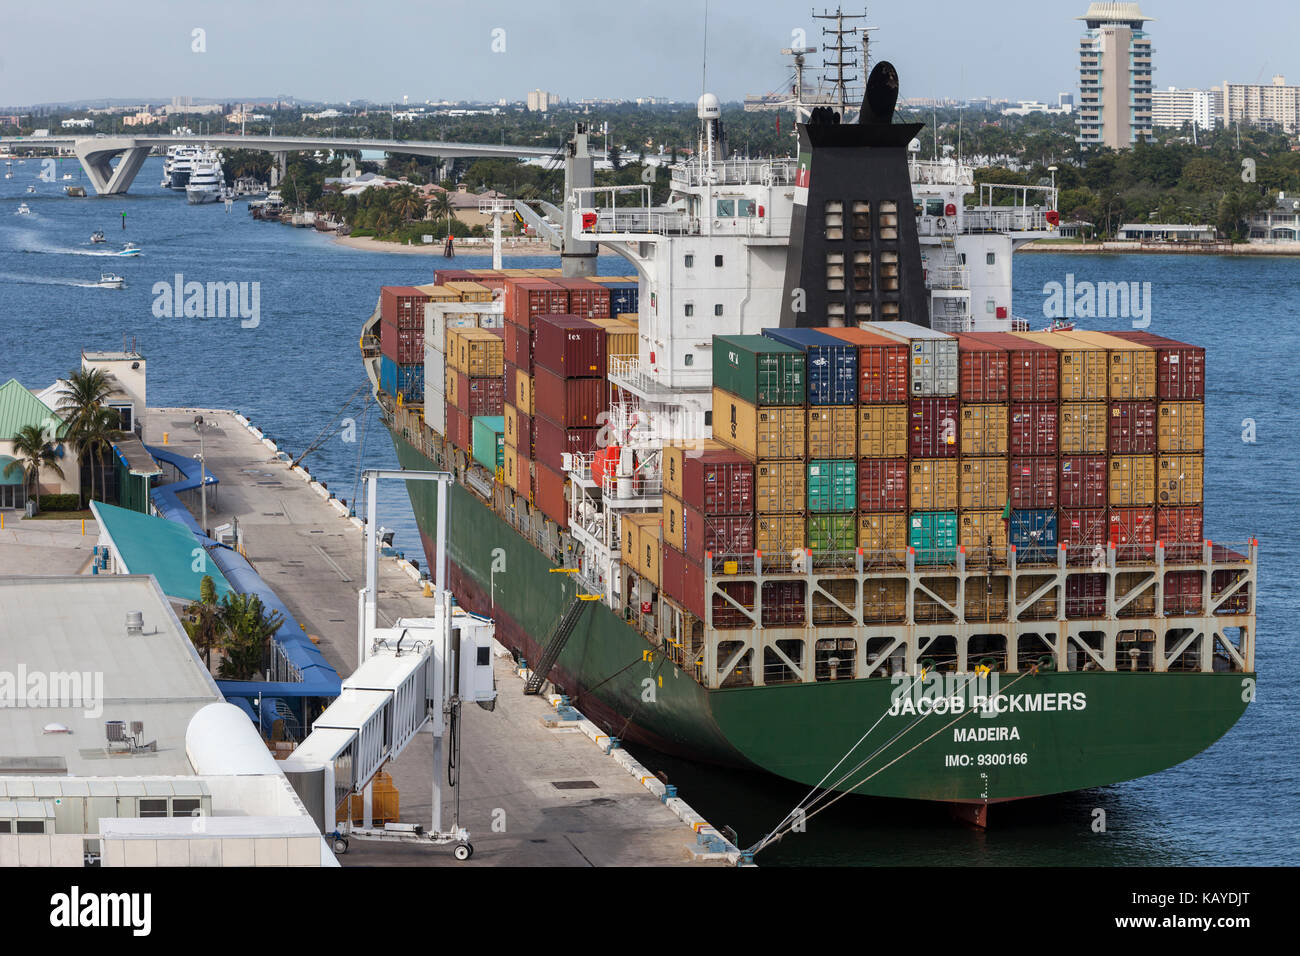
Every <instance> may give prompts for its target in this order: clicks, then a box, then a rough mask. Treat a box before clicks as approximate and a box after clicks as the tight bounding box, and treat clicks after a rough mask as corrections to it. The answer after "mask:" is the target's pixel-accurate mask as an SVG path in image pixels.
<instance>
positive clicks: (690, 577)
mask: <svg viewBox="0 0 1300 956" xmlns="http://www.w3.org/2000/svg"><path fill="white" fill-rule="evenodd" d="M663 555H664V560H663V587H662V590H663V592H664V593H665V594H666V595H668V597H670V598H671V599H672V600H674V601H676V602H677V603H678V604H680V605H681V606H682V607H683V608H685V609H686V610H687V611H688V612H689V613H691V614H694V615H695V616H696V617H697V618H699V619H700V620H701V621H704V620H706V618H705V614H704V610H705V608H704V568H703V567H702V566H701V564H700V563H699V562H698V561H692V560H691V559H690V558H689V557H687V556H686V555H684V554H683V553H682V552H680V551H678V550H677V549H676V548H674V547H672V546H670V545H667V544H665V545H664V548H663ZM774 583H778V584H786V585H788V584H790V583H794V584H795V585H797V586H800V587H801V586H802V585H801V582H784V581H782V582H774ZM720 587H721V589H722V590H723V591H725V592H727V593H728V594H729V595H731V596H732V597H733V598H734V599H735V600H736V601H737V602H738V603H739V604H740V605H741V606H743V607H747V608H753V606H754V585H753V582H750V581H724V582H722V583H721V584H720ZM778 597H779V595H778V594H777V593H776V592H775V591H773V592H769V591H768V590H767V589H765V590H764V591H763V599H764V602H765V603H766V602H767V601H768V600H769V599H771V600H772V601H773V602H774V605H773V607H772V609H771V610H770V611H769V610H768V609H767V608H766V607H765V608H764V610H763V620H764V623H765V624H768V623H775V621H776V619H778V618H788V617H791V616H792V615H793V614H795V613H797V614H798V615H799V616H798V620H799V621H802V620H803V605H802V592H801V594H800V598H799V600H798V601H797V602H795V601H791V602H789V603H790V604H792V605H794V606H793V608H792V607H789V606H787V607H781V606H780V604H779V602H778V601H777V598H778ZM713 626H714V627H715V628H718V629H728V628H747V627H753V621H751V620H750V619H749V618H748V617H747V616H746V615H744V614H743V613H741V612H740V611H738V610H737V609H736V608H735V606H734V605H732V604H731V603H730V602H729V601H728V600H727V599H726V598H724V597H722V596H721V595H714V596H713Z"/></svg>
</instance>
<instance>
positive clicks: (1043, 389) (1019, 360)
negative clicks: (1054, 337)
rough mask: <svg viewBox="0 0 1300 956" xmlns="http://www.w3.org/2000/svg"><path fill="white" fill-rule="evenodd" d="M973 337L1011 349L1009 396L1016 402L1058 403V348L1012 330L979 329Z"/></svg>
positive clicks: (1008, 355)
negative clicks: (1014, 333)
mask: <svg viewBox="0 0 1300 956" xmlns="http://www.w3.org/2000/svg"><path fill="white" fill-rule="evenodd" d="M970 336H971V337H972V338H976V339H979V340H980V341H982V342H987V343H988V344H989V345H996V346H998V347H999V348H1004V349H1006V350H1007V396H1008V400H1010V401H1012V402H1055V401H1056V400H1057V399H1058V398H1059V397H1060V384H1059V383H1060V364H1059V358H1058V356H1057V352H1056V349H1054V348H1052V347H1051V346H1048V345H1039V344H1038V343H1036V342H1030V341H1029V340H1028V339H1022V338H1019V337H1017V336H1015V335H1012V334H1011V333H1010V332H975V333H970Z"/></svg>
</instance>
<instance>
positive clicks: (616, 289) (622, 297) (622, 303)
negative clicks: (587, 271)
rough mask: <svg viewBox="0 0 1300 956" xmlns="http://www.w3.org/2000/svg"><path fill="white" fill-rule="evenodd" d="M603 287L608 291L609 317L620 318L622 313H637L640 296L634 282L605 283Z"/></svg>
mask: <svg viewBox="0 0 1300 956" xmlns="http://www.w3.org/2000/svg"><path fill="white" fill-rule="evenodd" d="M603 285H604V286H605V288H607V289H609V314H610V316H611V317H617V316H620V315H622V314H623V313H624V312H636V311H637V304H638V300H639V297H640V295H639V292H638V291H637V284H636V283H635V282H618V283H615V282H606V283H603Z"/></svg>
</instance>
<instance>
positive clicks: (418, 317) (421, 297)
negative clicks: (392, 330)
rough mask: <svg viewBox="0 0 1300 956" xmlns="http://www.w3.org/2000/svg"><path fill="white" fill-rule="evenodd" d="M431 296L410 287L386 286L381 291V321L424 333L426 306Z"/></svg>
mask: <svg viewBox="0 0 1300 956" xmlns="http://www.w3.org/2000/svg"><path fill="white" fill-rule="evenodd" d="M429 301H431V300H430V298H429V295H428V294H427V293H425V292H421V291H420V290H419V289H417V288H415V287H414V286H409V285H386V286H384V287H383V288H382V289H380V290H379V319H380V321H381V322H387V323H389V324H390V325H393V326H396V327H397V328H399V329H408V330H413V329H419V330H421V331H424V304H425V303H426V302H429Z"/></svg>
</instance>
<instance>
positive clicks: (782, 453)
mask: <svg viewBox="0 0 1300 956" xmlns="http://www.w3.org/2000/svg"><path fill="white" fill-rule="evenodd" d="M806 427H807V418H806V415H805V413H804V409H803V406H801V405H785V406H764V407H762V408H756V407H755V406H753V405H751V404H749V402H747V401H745V400H744V399H743V398H737V397H736V396H735V395H732V394H731V393H730V392H724V391H723V390H722V389H720V388H715V389H714V390H713V437H714V438H715V439H717V440H718V441H720V442H723V443H725V444H727V445H730V446H731V447H732V448H735V449H736V450H737V451H740V452H742V453H744V454H746V455H748V456H749V457H750V458H755V459H757V458H802V457H803V455H804V432H805V429H806Z"/></svg>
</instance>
